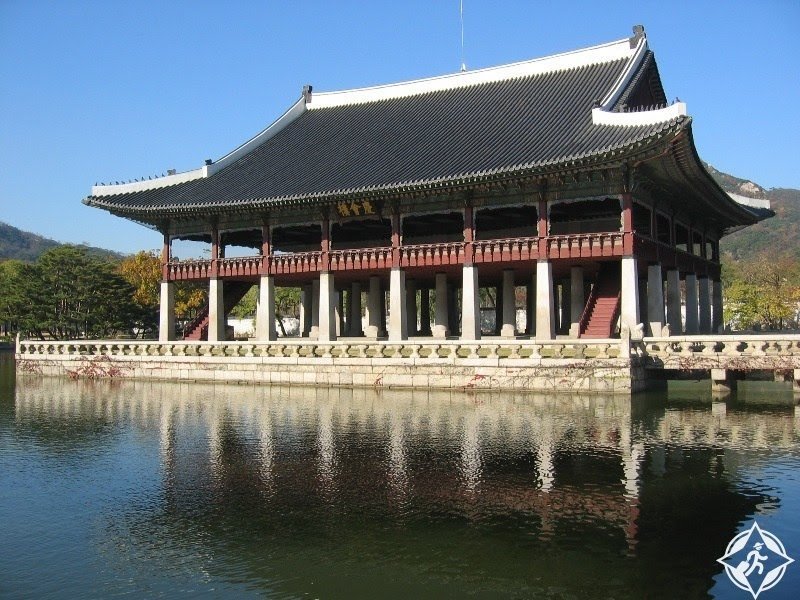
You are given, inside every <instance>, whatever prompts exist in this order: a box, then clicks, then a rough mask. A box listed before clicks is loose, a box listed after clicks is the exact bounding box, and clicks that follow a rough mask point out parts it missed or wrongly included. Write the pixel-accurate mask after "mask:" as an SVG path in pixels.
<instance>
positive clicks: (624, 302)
mask: <svg viewBox="0 0 800 600" xmlns="http://www.w3.org/2000/svg"><path fill="white" fill-rule="evenodd" d="M621 277H622V280H621V281H622V290H621V294H620V296H621V301H620V325H621V327H627V328H628V331H630V332H633V331H635V330H636V326H637V325H638V324H639V274H638V272H637V268H636V259H635V258H633V257H632V256H628V257H623V258H622V273H621Z"/></svg>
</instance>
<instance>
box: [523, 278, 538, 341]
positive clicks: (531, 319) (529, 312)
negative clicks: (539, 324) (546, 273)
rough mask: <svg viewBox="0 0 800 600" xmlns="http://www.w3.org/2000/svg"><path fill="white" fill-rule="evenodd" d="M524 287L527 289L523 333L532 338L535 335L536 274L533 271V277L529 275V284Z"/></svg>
mask: <svg viewBox="0 0 800 600" xmlns="http://www.w3.org/2000/svg"><path fill="white" fill-rule="evenodd" d="M525 287H526V288H527V289H526V294H525V295H526V298H525V303H526V304H527V307H526V310H525V320H526V321H527V327H526V329H525V333H527V334H528V335H529V336H531V337H533V336H535V335H536V272H535V271H534V273H533V275H531V280H530V282H529V283H528V285H526V286H525Z"/></svg>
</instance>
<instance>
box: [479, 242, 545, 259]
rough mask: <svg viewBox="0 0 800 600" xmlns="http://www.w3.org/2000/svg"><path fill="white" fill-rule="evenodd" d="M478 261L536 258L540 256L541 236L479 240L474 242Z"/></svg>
mask: <svg viewBox="0 0 800 600" xmlns="http://www.w3.org/2000/svg"><path fill="white" fill-rule="evenodd" d="M472 247H473V248H474V251H475V258H474V260H475V262H476V263H492V262H509V261H519V260H536V259H537V258H539V238H537V237H524V238H508V239H500V240H478V241H475V242H473V243H472Z"/></svg>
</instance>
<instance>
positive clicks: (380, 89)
mask: <svg viewBox="0 0 800 600" xmlns="http://www.w3.org/2000/svg"><path fill="white" fill-rule="evenodd" d="M641 44H642V42H639V45H637V47H636V49H631V48H630V38H625V39H622V40H617V41H614V42H607V43H605V44H599V45H597V46H591V47H589V48H581V49H578V50H571V51H568V52H562V53H559V54H552V55H549V56H543V57H539V58H534V59H530V60H524V61H519V62H515V63H510V64H505V65H496V66H493V67H486V68H483V69H476V70H474V71H464V72H456V73H447V74H445V75H436V76H433V77H427V78H422V79H414V80H411V81H401V82H395V83H387V84H380V85H375V86H369V87H363V88H353V89H349V90H339V91H330V92H315V93H314V94H313V95H312V97H311V102H310V103H309V104H308V109H309V110H315V109H321V108H332V107H336V106H345V105H349V104H362V103H366V102H377V101H380V100H388V99H392V98H404V97H408V96H416V95H419V94H423V93H427V92H433V91H441V90H447V89H458V88H463V87H469V86H473V85H479V84H481V83H488V82H494V81H503V80H507V79H514V78H517V77H525V76H532V75H540V74H545V73H553V72H557V71H564V70H568V69H571V68H576V67H583V66H588V65H593V64H601V63H606V62H612V61H614V60H621V59H630V58H631V57H632V56H633V55H635V53H636V52H638V49H639V47H640V46H641Z"/></svg>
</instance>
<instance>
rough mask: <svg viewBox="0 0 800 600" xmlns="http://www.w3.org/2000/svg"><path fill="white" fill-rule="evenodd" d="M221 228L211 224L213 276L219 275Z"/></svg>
mask: <svg viewBox="0 0 800 600" xmlns="http://www.w3.org/2000/svg"><path fill="white" fill-rule="evenodd" d="M218 261H219V228H218V227H217V226H216V225H212V226H211V277H217V276H219V264H218Z"/></svg>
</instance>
